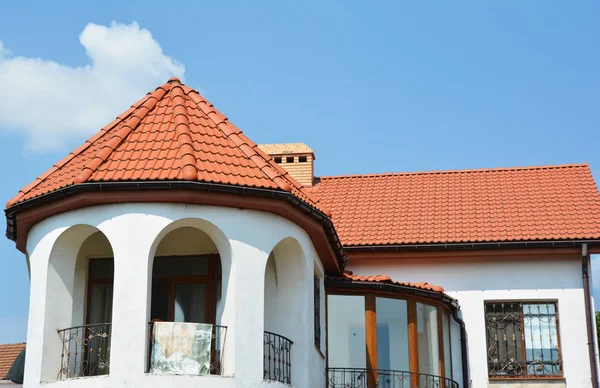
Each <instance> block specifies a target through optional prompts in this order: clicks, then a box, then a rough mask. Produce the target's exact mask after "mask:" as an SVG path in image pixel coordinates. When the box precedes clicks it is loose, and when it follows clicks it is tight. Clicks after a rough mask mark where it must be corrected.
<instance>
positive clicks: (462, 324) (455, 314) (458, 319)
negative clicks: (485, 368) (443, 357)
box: [452, 308, 596, 388]
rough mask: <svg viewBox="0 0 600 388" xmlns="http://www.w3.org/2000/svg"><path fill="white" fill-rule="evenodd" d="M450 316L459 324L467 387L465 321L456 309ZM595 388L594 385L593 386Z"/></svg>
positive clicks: (467, 367) (464, 387)
mask: <svg viewBox="0 0 600 388" xmlns="http://www.w3.org/2000/svg"><path fill="white" fill-rule="evenodd" d="M452 318H454V320H455V321H456V323H458V324H459V325H460V353H461V360H462V375H463V388H469V382H470V380H469V364H468V358H467V329H466V328H465V321H463V320H462V318H461V317H459V316H458V309H457V308H455V309H453V310H452ZM594 388H596V387H594Z"/></svg>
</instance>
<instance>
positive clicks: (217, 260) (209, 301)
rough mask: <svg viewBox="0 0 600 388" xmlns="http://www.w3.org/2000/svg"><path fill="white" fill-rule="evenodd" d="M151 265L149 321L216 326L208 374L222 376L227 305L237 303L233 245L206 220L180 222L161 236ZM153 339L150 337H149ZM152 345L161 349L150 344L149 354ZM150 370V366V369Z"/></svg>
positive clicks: (189, 219) (213, 331)
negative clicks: (233, 286) (231, 282)
mask: <svg viewBox="0 0 600 388" xmlns="http://www.w3.org/2000/svg"><path fill="white" fill-rule="evenodd" d="M148 263H149V271H148V273H149V277H150V279H149V282H148V285H149V289H148V291H149V293H148V295H149V298H148V299H149V300H148V309H147V314H148V319H149V320H150V321H151V322H157V321H158V322H160V321H168V322H187V323H196V324H211V325H213V327H212V335H213V338H214V339H215V341H213V344H212V345H210V346H211V349H210V351H211V357H210V362H211V365H210V367H209V368H210V370H209V371H207V372H210V373H215V374H220V373H221V368H222V363H223V358H222V354H223V346H224V340H225V335H226V331H227V329H226V328H223V327H224V326H225V327H226V326H227V323H228V322H230V320H229V319H228V317H224V311H225V304H226V303H231V304H232V303H233V297H232V296H231V295H232V292H231V291H232V290H230V289H229V287H228V285H229V277H230V272H231V248H230V245H229V240H228V239H227V237H226V236H225V234H224V233H223V232H222V231H221V230H220V229H219V228H218V227H216V226H215V225H214V224H212V223H210V222H208V221H206V220H203V219H198V218H186V219H181V220H177V221H174V222H172V223H170V224H169V225H167V226H166V227H165V228H164V229H163V230H162V231H161V232H160V233H159V234H158V235H157V237H156V239H155V240H154V242H153V243H152V246H151V249H150V258H149V260H148ZM228 301H229V302H228ZM232 306H233V304H232ZM158 325H159V324H155V323H152V325H151V329H150V330H153V329H154V327H155V326H156V327H157V328H158ZM162 327H166V326H164V325H163V326H162ZM157 330H158V329H157ZM160 330H163V329H160ZM151 335H153V334H152V332H151V333H150V335H149V338H150V336H151ZM217 340H218V341H217ZM154 346H159V345H157V344H156V343H151V344H150V345H149V348H148V350H149V352H152V351H153V347H154ZM157 349H158V348H157ZM155 351H158V350H156V349H155ZM152 367H153V365H152V361H151V362H150V365H148V367H147V369H148V370H151V369H152ZM173 373H176V372H175V371H173ZM177 373H183V374H185V372H181V371H179V372H177Z"/></svg>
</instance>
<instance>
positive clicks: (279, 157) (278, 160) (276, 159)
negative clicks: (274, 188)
mask: <svg viewBox="0 0 600 388" xmlns="http://www.w3.org/2000/svg"><path fill="white" fill-rule="evenodd" d="M273 159H275V163H281V156H276V157H274V158H273Z"/></svg>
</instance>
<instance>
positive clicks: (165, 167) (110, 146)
mask: <svg viewBox="0 0 600 388" xmlns="http://www.w3.org/2000/svg"><path fill="white" fill-rule="evenodd" d="M204 145H208V147H206V146H204ZM175 179H178V180H187V181H196V180H198V181H205V182H214V183H220V184H230V185H239V186H247V187H257V188H264V189H275V190H277V189H279V190H283V191H287V192H291V193H292V194H293V195H295V196H297V197H298V198H299V199H300V200H302V201H304V202H305V203H307V204H308V205H310V206H312V207H314V208H316V209H318V210H320V211H321V212H323V213H324V214H330V213H329V212H328V211H327V210H326V209H325V208H324V207H323V206H322V205H321V204H319V202H318V201H317V200H315V199H314V198H313V196H312V195H311V194H310V193H309V192H308V191H307V189H306V188H304V187H303V186H302V185H300V184H299V183H298V182H296V181H295V180H294V178H292V177H291V176H290V175H289V174H287V172H286V171H285V170H283V169H282V168H281V167H279V166H278V165H277V164H276V163H275V162H274V161H273V160H272V159H271V157H270V156H268V155H267V154H266V153H264V152H262V151H261V150H260V149H259V148H258V147H257V146H256V144H255V143H254V142H252V141H251V140H250V139H249V138H248V137H246V136H245V135H244V134H243V133H242V131H240V130H239V129H238V128H237V127H235V126H234V125H233V124H231V123H230V122H229V121H228V120H227V118H226V117H225V116H224V115H223V114H221V113H220V112H219V111H218V110H216V109H215V108H214V106H213V105H212V104H210V103H209V102H208V101H206V100H205V99H204V98H203V97H202V96H200V94H199V93H198V92H197V91H195V90H193V89H191V88H189V87H187V86H186V85H184V84H182V83H181V80H179V79H178V78H175V77H173V78H170V79H169V81H168V82H167V83H166V84H164V85H162V86H159V87H158V88H156V90H154V91H152V92H150V93H148V94H147V95H146V96H144V97H143V98H142V99H140V100H139V101H138V102H137V103H135V104H133V105H132V107H131V108H130V109H128V110H127V111H126V112H124V113H123V114H121V115H120V116H119V117H118V118H117V119H116V120H114V121H113V122H112V123H110V124H109V125H107V126H106V127H104V128H102V129H101V130H100V132H99V133H97V134H96V135H94V136H92V137H91V138H90V139H88V140H87V141H86V142H85V143H84V144H83V145H82V146H80V147H79V148H77V149H76V150H75V151H73V152H72V153H70V154H69V155H68V156H67V157H66V158H64V159H63V160H62V161H61V162H59V163H57V164H56V165H54V166H53V167H52V169H50V170H49V171H47V172H46V173H44V174H43V175H41V176H40V177H39V178H37V179H36V180H35V181H34V182H32V183H31V184H30V185H28V186H26V187H24V188H23V189H22V190H20V191H19V193H18V194H17V195H16V196H15V197H14V198H12V199H11V200H10V201H9V202H8V203H7V207H11V206H14V205H15V204H18V203H19V202H23V201H26V200H30V199H33V198H36V197H39V196H41V195H44V194H47V193H50V192H53V191H57V190H60V189H62V188H64V187H67V186H70V185H73V184H80V183H89V182H100V181H139V180H175Z"/></svg>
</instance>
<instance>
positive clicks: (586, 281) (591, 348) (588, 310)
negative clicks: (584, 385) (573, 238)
mask: <svg viewBox="0 0 600 388" xmlns="http://www.w3.org/2000/svg"><path fill="white" fill-rule="evenodd" d="M587 248H588V247H587V244H581V259H582V260H581V273H582V275H581V278H582V279H583V298H584V301H585V318H586V320H585V322H586V327H587V337H588V353H589V357H590V370H591V372H592V387H593V388H598V369H597V368H596V346H595V341H594V328H593V325H592V319H594V318H593V311H592V301H591V299H590V274H589V264H590V255H589V254H588V249H587Z"/></svg>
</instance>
